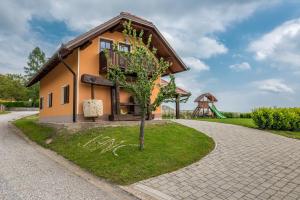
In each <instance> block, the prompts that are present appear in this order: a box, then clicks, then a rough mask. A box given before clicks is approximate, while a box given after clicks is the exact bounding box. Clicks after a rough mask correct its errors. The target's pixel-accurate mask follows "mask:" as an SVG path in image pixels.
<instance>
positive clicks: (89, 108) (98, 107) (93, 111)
mask: <svg viewBox="0 0 300 200" xmlns="http://www.w3.org/2000/svg"><path fill="white" fill-rule="evenodd" d="M83 115H84V117H100V116H102V115H103V101H102V100H96V99H89V100H84V101H83Z"/></svg>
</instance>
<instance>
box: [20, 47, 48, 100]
mask: <svg viewBox="0 0 300 200" xmlns="http://www.w3.org/2000/svg"><path fill="white" fill-rule="evenodd" d="M45 63H46V56H45V53H44V52H43V51H42V50H41V49H40V48H39V47H35V48H34V49H33V50H32V52H31V53H30V54H29V56H28V61H27V66H25V67H24V72H25V77H26V79H27V81H29V80H30V79H31V78H32V77H33V76H34V75H35V74H36V73H37V72H38V71H39V70H40V69H41V68H42V66H43V65H44V64H45ZM39 90H40V85H39V84H38V83H36V84H35V85H33V86H31V87H30V88H29V89H28V96H29V98H31V99H32V101H33V105H35V102H36V101H37V100H38V98H39Z"/></svg>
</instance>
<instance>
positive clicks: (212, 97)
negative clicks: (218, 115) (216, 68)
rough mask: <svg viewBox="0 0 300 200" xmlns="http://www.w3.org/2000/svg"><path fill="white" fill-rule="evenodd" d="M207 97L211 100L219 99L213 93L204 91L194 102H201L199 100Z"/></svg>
mask: <svg viewBox="0 0 300 200" xmlns="http://www.w3.org/2000/svg"><path fill="white" fill-rule="evenodd" d="M205 97H206V98H207V99H208V100H209V101H210V102H217V101H218V99H217V98H216V97H215V96H214V95H212V94H211V93H209V92H207V93H204V94H201V95H200V96H198V97H197V98H196V99H195V101H194V102H199V101H203V99H204V98H205Z"/></svg>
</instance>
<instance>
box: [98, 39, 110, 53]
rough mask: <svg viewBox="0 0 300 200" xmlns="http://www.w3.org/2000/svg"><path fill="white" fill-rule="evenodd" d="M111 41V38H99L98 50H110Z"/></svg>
mask: <svg viewBox="0 0 300 200" xmlns="http://www.w3.org/2000/svg"><path fill="white" fill-rule="evenodd" d="M112 45H113V42H112V41H111V40H105V39H100V52H102V51H104V49H109V50H112V48H113V47H112Z"/></svg>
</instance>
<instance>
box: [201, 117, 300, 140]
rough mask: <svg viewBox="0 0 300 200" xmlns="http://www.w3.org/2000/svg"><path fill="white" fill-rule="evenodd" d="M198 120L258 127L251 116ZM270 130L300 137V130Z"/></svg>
mask: <svg viewBox="0 0 300 200" xmlns="http://www.w3.org/2000/svg"><path fill="white" fill-rule="evenodd" d="M197 120H201V121H209V122H219V123H225V124H234V125H240V126H245V127H248V128H258V127H257V126H256V125H255V124H254V122H253V120H252V119H249V118H226V119H217V118H198V119H197ZM266 131H268V132H271V133H274V134H278V135H282V136H285V137H289V138H294V139H300V131H277V130H266Z"/></svg>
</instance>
